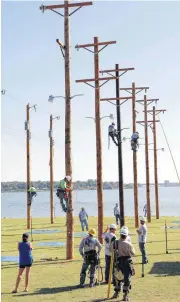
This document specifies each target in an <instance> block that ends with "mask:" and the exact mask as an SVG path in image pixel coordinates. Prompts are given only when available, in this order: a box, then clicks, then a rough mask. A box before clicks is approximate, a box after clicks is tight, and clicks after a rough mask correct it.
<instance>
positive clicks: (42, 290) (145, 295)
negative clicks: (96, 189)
mask: <svg viewBox="0 0 180 302" xmlns="http://www.w3.org/2000/svg"><path fill="white" fill-rule="evenodd" d="M112 220H114V219H112V218H106V219H105V226H106V225H107V224H109V223H112V222H114V221H112ZM166 220H167V224H168V225H171V226H173V225H175V224H174V223H171V222H172V221H176V220H180V218H174V217H169V218H166ZM164 221H165V218H161V219H160V220H155V219H154V218H153V220H152V223H151V224H148V243H147V252H148V256H149V264H148V265H147V266H146V267H145V278H141V265H140V262H141V257H140V253H139V250H138V245H137V235H136V232H135V229H134V220H133V219H131V218H127V219H126V225H127V226H128V227H129V230H130V233H131V239H132V243H133V244H134V246H135V249H136V255H137V256H136V257H135V259H134V263H135V270H136V275H135V276H134V277H133V278H132V291H131V294H130V297H131V301H135V302H136V301H143V302H145V301H151V302H153V301H159V302H160V301H168V302H169V300H171V301H180V229H169V230H168V249H169V254H166V253H165V234H164ZM89 225H90V226H92V227H95V228H97V218H94V217H93V218H92V217H90V218H89ZM33 228H34V229H53V228H54V229H60V230H61V231H62V232H60V233H53V234H33V256H34V264H33V267H32V270H31V279H30V286H29V289H30V290H29V292H28V293H23V285H24V284H23V283H24V280H22V282H21V285H20V288H19V293H18V294H16V295H12V294H11V291H12V290H13V288H14V284H15V279H16V275H17V272H18V265H17V264H15V263H3V264H2V301H33V302H37V301H38V302H39V301H63V302H66V301H76V302H78V301H79V302H82V301H86V302H89V301H93V300H96V299H97V300H98V299H99V300H98V301H103V299H105V298H106V294H107V285H100V286H97V287H96V288H92V289H90V288H88V287H87V288H86V289H81V290H80V289H76V288H75V286H76V285H77V284H78V283H79V274H80V269H81V263H82V258H81V257H80V255H79V252H78V245H79V242H80V240H81V238H75V240H74V242H75V259H74V260H73V261H72V262H66V261H65V258H66V249H65V247H43V246H38V245H37V244H38V243H40V242H50V241H53V242H55V241H59V242H66V227H65V218H57V219H56V221H55V223H54V224H53V225H51V224H50V223H49V219H46V218H40V219H34V220H33ZM25 231H26V221H25V219H2V256H18V251H17V242H18V241H20V240H21V235H22V233H23V232H25ZM75 232H81V228H80V224H79V220H78V218H77V217H76V218H75ZM101 258H102V261H101V264H102V266H104V259H103V258H104V249H103V251H102V253H101ZM86 281H87V284H88V281H89V280H88V278H87V280H86ZM111 293H113V289H111Z"/></svg>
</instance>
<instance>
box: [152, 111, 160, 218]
mask: <svg viewBox="0 0 180 302" xmlns="http://www.w3.org/2000/svg"><path fill="white" fill-rule="evenodd" d="M153 139H154V184H155V200H156V219H159V188H158V171H157V143H156V108H155V106H153Z"/></svg>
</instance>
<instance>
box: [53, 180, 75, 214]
mask: <svg viewBox="0 0 180 302" xmlns="http://www.w3.org/2000/svg"><path fill="white" fill-rule="evenodd" d="M70 182H71V176H66V177H65V178H64V179H62V180H60V182H59V186H58V189H57V192H56V195H57V197H59V199H60V204H61V206H62V210H63V211H64V212H71V211H73V209H70V208H69V198H68V194H69V191H70V189H71V186H70ZM64 201H65V203H64Z"/></svg>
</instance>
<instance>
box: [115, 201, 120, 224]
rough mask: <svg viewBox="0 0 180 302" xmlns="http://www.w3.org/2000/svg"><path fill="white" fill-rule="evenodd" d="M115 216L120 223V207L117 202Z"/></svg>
mask: <svg viewBox="0 0 180 302" xmlns="http://www.w3.org/2000/svg"><path fill="white" fill-rule="evenodd" d="M114 216H115V218H116V224H117V225H118V222H119V224H120V209H119V205H118V203H116V206H115V207H114Z"/></svg>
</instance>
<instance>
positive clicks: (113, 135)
mask: <svg viewBox="0 0 180 302" xmlns="http://www.w3.org/2000/svg"><path fill="white" fill-rule="evenodd" d="M108 134H109V136H110V137H111V138H112V141H113V142H114V143H115V144H116V146H118V144H119V142H118V140H119V135H118V132H117V130H116V129H115V123H112V124H111V125H109V127H108ZM115 138H116V140H115Z"/></svg>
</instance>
